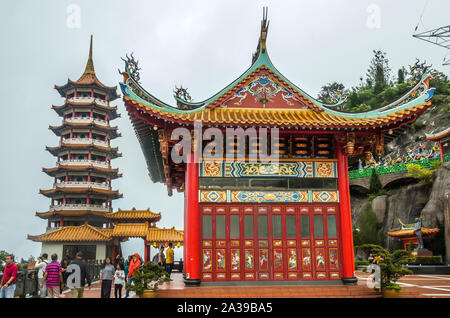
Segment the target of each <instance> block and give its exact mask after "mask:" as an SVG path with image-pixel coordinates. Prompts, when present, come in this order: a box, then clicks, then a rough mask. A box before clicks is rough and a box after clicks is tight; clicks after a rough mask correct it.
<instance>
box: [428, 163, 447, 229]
mask: <svg viewBox="0 0 450 318" xmlns="http://www.w3.org/2000/svg"><path fill="white" fill-rule="evenodd" d="M449 197H450V162H447V163H445V164H444V165H441V166H440V167H439V168H438V170H437V171H436V179H435V180H434V182H433V189H432V190H431V194H430V199H429V200H428V203H427V205H426V206H425V208H424V209H423V210H422V213H423V217H424V226H426V227H433V226H434V225H435V224H436V221H435V219H436V218H438V219H439V221H440V222H443V221H444V214H445V209H446V208H448V200H449V199H448V198H449Z"/></svg>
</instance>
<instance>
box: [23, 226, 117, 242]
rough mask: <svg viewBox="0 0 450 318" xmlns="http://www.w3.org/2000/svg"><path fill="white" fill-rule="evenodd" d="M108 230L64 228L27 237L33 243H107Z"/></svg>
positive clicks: (88, 227)
mask: <svg viewBox="0 0 450 318" xmlns="http://www.w3.org/2000/svg"><path fill="white" fill-rule="evenodd" d="M109 233H110V229H98V228H95V227H93V226H91V225H89V224H83V225H80V226H65V227H63V228H61V229H58V230H55V231H52V232H48V233H44V234H41V235H28V239H29V240H32V241H34V242H109V241H110V240H111V237H110V234H109Z"/></svg>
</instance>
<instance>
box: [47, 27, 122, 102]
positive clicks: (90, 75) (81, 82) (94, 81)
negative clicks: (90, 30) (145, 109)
mask: <svg viewBox="0 0 450 318" xmlns="http://www.w3.org/2000/svg"><path fill="white" fill-rule="evenodd" d="M74 87H97V88H99V89H101V90H104V91H106V92H107V93H108V95H109V99H110V100H115V99H117V98H118V97H119V96H118V95H117V86H106V85H105V84H103V83H102V82H100V80H99V79H98V78H97V75H96V74H95V70H94V61H93V59H92V35H91V42H90V46H89V57H88V61H87V63H86V68H85V70H84V73H83V74H82V75H81V77H80V78H79V79H78V80H77V81H72V80H70V79H68V80H67V83H66V84H64V85H61V86H58V85H55V89H56V90H57V91H58V92H59V94H60V95H61V96H62V97H65V96H66V91H67V90H69V89H71V88H74Z"/></svg>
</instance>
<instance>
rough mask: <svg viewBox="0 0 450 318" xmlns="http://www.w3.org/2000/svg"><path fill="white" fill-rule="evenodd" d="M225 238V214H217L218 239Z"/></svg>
mask: <svg viewBox="0 0 450 318" xmlns="http://www.w3.org/2000/svg"><path fill="white" fill-rule="evenodd" d="M224 238H225V215H223V214H222V215H216V239H224Z"/></svg>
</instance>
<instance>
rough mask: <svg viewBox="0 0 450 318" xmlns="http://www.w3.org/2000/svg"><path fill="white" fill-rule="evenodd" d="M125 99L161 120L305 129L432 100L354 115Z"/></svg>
mask: <svg viewBox="0 0 450 318" xmlns="http://www.w3.org/2000/svg"><path fill="white" fill-rule="evenodd" d="M124 100H125V101H126V102H130V103H132V104H135V105H138V106H140V107H141V108H144V109H145V110H146V111H147V112H149V113H152V114H153V115H156V116H157V117H160V118H162V119H164V120H168V121H173V122H180V123H186V124H193V123H194V121H201V122H202V123H203V124H204V125H217V124H234V125H239V126H283V127H304V128H315V129H317V128H355V129H358V128H364V129H365V128H369V127H371V128H373V127H378V126H386V125H388V124H389V123H393V122H397V121H400V120H403V119H405V118H407V117H409V116H412V115H414V114H421V113H423V112H424V111H425V110H426V109H427V108H428V107H429V106H430V105H431V102H430V101H427V102H424V103H422V104H419V105H416V106H413V107H411V108H407V109H403V110H398V111H396V112H394V113H390V114H387V115H384V116H380V117H373V118H370V117H369V118H357V117H344V116H337V115H333V114H330V113H327V112H318V111H315V110H312V109H275V108H271V109H268V108H214V109H205V110H202V111H197V112H189V113H188V112H185V113H176V112H171V111H167V110H163V109H157V108H156V107H154V108H150V107H148V106H146V105H144V104H141V103H139V102H137V101H135V100H133V99H132V98H130V97H128V96H124Z"/></svg>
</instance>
